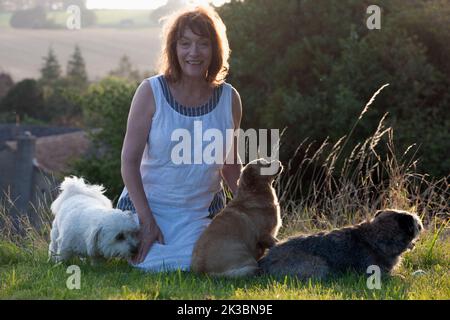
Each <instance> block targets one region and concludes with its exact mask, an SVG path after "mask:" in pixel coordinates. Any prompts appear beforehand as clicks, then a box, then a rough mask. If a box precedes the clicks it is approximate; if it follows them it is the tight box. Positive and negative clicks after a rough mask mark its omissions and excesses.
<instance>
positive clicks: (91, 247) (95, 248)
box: [87, 227, 102, 257]
mask: <svg viewBox="0 0 450 320" xmlns="http://www.w3.org/2000/svg"><path fill="white" fill-rule="evenodd" d="M101 231H102V227H97V228H95V229H94V230H93V231H92V233H91V234H90V235H89V239H88V248H87V251H88V255H89V256H90V257H95V256H98V255H100V252H99V244H98V242H99V238H100V233H101Z"/></svg>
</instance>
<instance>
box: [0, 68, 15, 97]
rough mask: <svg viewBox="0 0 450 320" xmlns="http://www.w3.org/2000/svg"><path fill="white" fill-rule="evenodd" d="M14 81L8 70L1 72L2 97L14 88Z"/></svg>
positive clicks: (0, 88)
mask: <svg viewBox="0 0 450 320" xmlns="http://www.w3.org/2000/svg"><path fill="white" fill-rule="evenodd" d="M13 85H14V81H13V79H12V78H11V76H10V75H9V74H8V73H6V72H0V99H2V98H3V97H4V96H5V95H6V94H7V93H8V91H9V89H11V88H12V86H13Z"/></svg>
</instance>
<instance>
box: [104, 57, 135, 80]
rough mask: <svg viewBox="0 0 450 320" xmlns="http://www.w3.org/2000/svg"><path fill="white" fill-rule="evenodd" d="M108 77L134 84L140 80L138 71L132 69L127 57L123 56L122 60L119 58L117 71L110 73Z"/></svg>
mask: <svg viewBox="0 0 450 320" xmlns="http://www.w3.org/2000/svg"><path fill="white" fill-rule="evenodd" d="M109 75H110V76H115V77H119V78H123V79H127V80H129V81H134V82H139V81H141V80H142V79H141V75H140V74H139V70H136V69H133V65H132V64H131V61H130V59H129V58H128V56H127V55H123V56H122V58H120V61H119V65H118V67H117V69H115V70H112V71H110V72H109Z"/></svg>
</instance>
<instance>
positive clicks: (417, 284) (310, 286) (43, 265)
mask: <svg viewBox="0 0 450 320" xmlns="http://www.w3.org/2000/svg"><path fill="white" fill-rule="evenodd" d="M433 238H434V234H428V235H427V234H425V235H424V237H423V238H422V240H421V241H419V243H418V245H417V247H416V249H415V250H414V251H411V252H408V253H407V254H406V255H405V258H404V261H403V263H402V265H401V266H400V267H399V268H398V270H397V271H396V272H395V275H394V276H386V277H383V278H382V281H381V289H380V290H377V289H374V290H370V289H368V288H367V286H366V281H367V277H368V275H356V274H346V275H343V276H340V277H336V278H334V279H330V280H327V281H314V280H310V281H304V282H302V281H299V280H297V279H295V278H285V279H274V278H271V277H254V278H246V279H239V280H230V279H217V278H211V277H207V276H197V275H194V274H192V273H189V272H171V273H159V274H156V273H144V272H142V271H139V270H137V269H134V268H132V267H130V266H129V265H128V264H127V263H126V262H124V261H118V260H114V261H109V262H106V263H104V264H100V265H97V266H91V265H90V264H88V263H86V262H84V261H80V260H74V261H72V262H70V263H67V264H56V265H55V264H52V263H50V262H48V261H47V254H46V248H45V246H44V245H41V246H40V247H38V248H34V249H30V248H29V247H28V249H27V248H26V247H25V248H20V247H18V246H15V245H13V244H11V243H9V242H1V243H0V299H269V300H274V299H450V273H449V271H450V269H449V265H450V242H449V241H448V239H447V241H446V240H445V239H443V238H440V239H438V241H436V243H435V244H434V245H433ZM432 245H433V250H432V251H431V254H430V247H431V246H432ZM70 264H77V265H79V266H80V268H81V288H80V289H79V290H76V289H75V290H69V289H68V288H67V287H66V281H67V279H68V277H69V276H70V274H67V273H66V270H67V267H68V266H69V265H70ZM419 269H421V270H424V271H425V272H426V274H424V275H419V276H417V275H416V276H414V275H412V272H414V271H416V270H419Z"/></svg>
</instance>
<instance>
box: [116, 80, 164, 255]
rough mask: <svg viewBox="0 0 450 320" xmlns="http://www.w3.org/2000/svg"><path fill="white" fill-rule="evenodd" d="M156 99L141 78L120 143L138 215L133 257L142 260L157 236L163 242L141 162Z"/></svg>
mask: <svg viewBox="0 0 450 320" xmlns="http://www.w3.org/2000/svg"><path fill="white" fill-rule="evenodd" d="M155 110H156V107H155V99H154V97H153V91H152V89H151V86H150V84H149V83H148V81H147V80H145V81H143V82H142V83H141V84H140V85H139V87H138V88H137V90H136V93H135V94H134V97H133V101H132V102H131V108H130V112H129V115H128V122H127V131H126V134H125V139H124V143H123V147H122V156H121V173H122V179H123V182H124V184H125V186H126V187H127V190H128V194H129V195H130V198H131V201H132V202H133V205H134V207H135V209H136V211H137V214H138V216H139V223H140V226H141V236H140V238H141V246H140V250H139V253H138V254H137V256H136V261H137V262H140V261H142V260H143V259H144V258H145V256H146V255H147V253H148V251H149V250H150V247H151V245H152V244H153V242H155V241H156V240H158V241H160V242H161V243H162V242H163V238H162V234H161V231H160V230H159V227H158V226H157V224H156V221H155V218H154V217H153V214H152V212H151V210H150V206H149V205H148V202H147V197H146V195H145V192H144V186H143V183H142V177H141V172H140V165H141V160H142V155H143V153H144V148H145V144H146V142H147V137H148V134H149V132H150V129H151V120H152V118H153V114H154V113H155Z"/></svg>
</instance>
